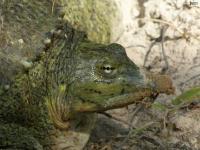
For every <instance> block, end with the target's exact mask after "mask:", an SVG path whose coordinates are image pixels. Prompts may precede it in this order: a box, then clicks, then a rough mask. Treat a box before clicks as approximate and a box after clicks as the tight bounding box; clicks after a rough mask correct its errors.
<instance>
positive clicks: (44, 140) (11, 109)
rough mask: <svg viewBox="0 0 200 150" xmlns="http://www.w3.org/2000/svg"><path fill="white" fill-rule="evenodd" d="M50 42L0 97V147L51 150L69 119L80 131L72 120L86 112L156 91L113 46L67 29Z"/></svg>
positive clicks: (121, 50) (118, 47)
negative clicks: (90, 39)
mask: <svg viewBox="0 0 200 150" xmlns="http://www.w3.org/2000/svg"><path fill="white" fill-rule="evenodd" d="M50 40H51V43H49V44H48V45H46V47H45V48H44V53H43V54H42V55H41V57H40V58H39V60H37V61H36V62H35V63H34V64H33V66H32V68H31V69H29V70H26V71H25V72H23V71H22V72H20V73H18V74H17V75H16V77H15V81H14V82H13V83H12V84H11V85H10V89H8V90H7V89H6V90H5V89H4V90H2V92H1V95H0V108H1V109H0V122H1V124H0V133H1V134H0V135H1V136H0V148H15V149H23V148H27V147H28V148H30V149H42V147H43V148H45V149H51V148H52V147H53V145H56V142H55V140H54V139H55V138H52V137H53V136H54V135H55V136H56V134H57V133H55V132H56V130H61V131H62V130H63V131H67V129H70V128H73V127H72V126H71V127H70V124H69V123H70V122H73V120H79V121H78V123H77V124H78V125H79V126H80V124H82V121H81V119H78V118H81V117H80V116H83V117H82V118H83V119H84V120H86V118H85V116H89V115H91V114H87V112H99V111H105V110H108V109H112V108H118V107H122V106H126V105H128V104H131V103H138V102H141V101H142V100H143V98H144V97H150V96H151V95H152V93H154V92H155V93H156V92H159V90H156V88H155V86H156V82H155V84H153V85H154V86H152V84H149V85H148V84H146V79H145V77H144V75H142V74H141V73H140V70H139V68H138V67H137V66H136V65H135V64H134V63H133V62H131V61H130V60H129V58H128V57H127V56H126V53H125V50H124V48H123V47H122V46H121V45H119V44H110V45H102V44H97V43H93V42H91V41H88V40H87V38H86V36H85V34H84V33H82V32H79V31H76V30H74V29H73V28H71V27H70V26H69V25H64V26H62V25H61V26H58V27H57V29H56V30H55V31H54V32H53V33H52V34H51V35H50ZM163 81H164V80H163ZM150 85H151V86H150ZM158 87H159V86H158ZM153 88H154V91H153ZM168 89H169V88H168V87H167V89H166V91H167V90H168ZM160 92H165V91H160ZM84 114H85V115H84ZM86 122H87V121H86ZM73 126H74V125H73ZM75 126H76V125H75ZM58 149H59V148H58Z"/></svg>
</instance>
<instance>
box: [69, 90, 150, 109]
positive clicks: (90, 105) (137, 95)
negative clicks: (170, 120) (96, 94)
mask: <svg viewBox="0 0 200 150" xmlns="http://www.w3.org/2000/svg"><path fill="white" fill-rule="evenodd" d="M152 95H153V93H152V91H151V90H150V89H143V90H141V91H138V92H134V93H129V94H122V95H119V96H115V97H112V98H109V99H108V100H106V101H104V102H103V103H102V104H96V103H94V102H90V101H87V102H84V103H77V104H75V105H74V106H73V109H74V110H75V111H76V112H102V111H106V110H110V109H116V108H121V107H124V106H127V105H130V104H137V103H142V101H143V100H144V98H145V97H151V96H152Z"/></svg>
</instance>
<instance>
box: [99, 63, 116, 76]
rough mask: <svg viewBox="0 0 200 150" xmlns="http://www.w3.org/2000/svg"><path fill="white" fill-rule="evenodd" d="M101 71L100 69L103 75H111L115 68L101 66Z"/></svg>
mask: <svg viewBox="0 0 200 150" xmlns="http://www.w3.org/2000/svg"><path fill="white" fill-rule="evenodd" d="M101 69H102V70H103V71H104V73H106V74H109V73H112V72H113V70H115V68H114V67H112V66H111V65H109V64H106V65H103V66H102V67H101Z"/></svg>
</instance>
